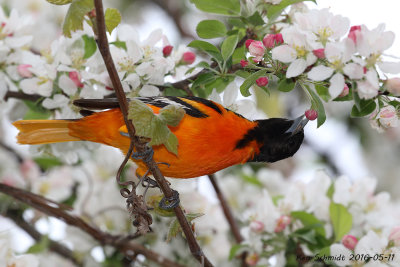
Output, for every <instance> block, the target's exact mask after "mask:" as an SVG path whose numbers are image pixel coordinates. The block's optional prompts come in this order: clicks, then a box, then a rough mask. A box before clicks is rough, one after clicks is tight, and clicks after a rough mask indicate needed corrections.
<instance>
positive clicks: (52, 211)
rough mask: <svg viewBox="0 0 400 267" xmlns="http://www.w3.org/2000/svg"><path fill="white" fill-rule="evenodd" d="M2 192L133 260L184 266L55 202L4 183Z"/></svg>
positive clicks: (0, 187)
mask: <svg viewBox="0 0 400 267" xmlns="http://www.w3.org/2000/svg"><path fill="white" fill-rule="evenodd" d="M0 192H2V193H4V194H6V195H9V196H11V197H13V198H14V199H16V200H19V201H20V202H22V203H25V204H27V205H29V206H31V207H33V208H35V209H37V210H39V211H41V212H43V213H44V214H46V215H48V216H51V217H55V218H57V219H60V220H62V221H64V222H65V223H66V224H68V225H71V226H75V227H77V228H79V229H81V230H82V231H84V232H86V233H87V234H89V235H90V236H92V237H93V238H94V239H95V240H97V241H98V242H99V243H100V244H102V245H109V246H112V247H115V248H116V249H118V250H119V251H120V252H121V253H123V254H124V255H125V256H126V257H128V258H132V257H133V256H134V255H135V254H136V255H137V254H142V255H143V256H145V257H146V259H149V260H151V261H154V262H156V263H158V264H159V265H160V266H165V267H183V266H182V265H180V264H178V263H176V262H174V261H171V260H169V259H167V258H165V257H164V256H162V255H160V254H158V253H156V252H154V251H152V250H150V249H147V248H146V247H144V246H142V245H140V244H136V243H133V242H127V241H126V237H124V236H119V235H111V234H108V233H105V232H103V231H101V230H99V229H98V228H96V227H94V226H91V225H89V224H87V223H86V222H85V221H84V220H83V219H81V218H80V217H77V216H74V215H71V214H69V213H68V212H67V211H65V210H63V209H62V208H60V205H58V204H57V203H55V202H53V201H50V200H49V199H46V198H44V197H41V196H39V195H36V194H33V193H31V192H29V191H26V190H23V189H19V188H15V187H12V186H9V185H6V184H2V183H0Z"/></svg>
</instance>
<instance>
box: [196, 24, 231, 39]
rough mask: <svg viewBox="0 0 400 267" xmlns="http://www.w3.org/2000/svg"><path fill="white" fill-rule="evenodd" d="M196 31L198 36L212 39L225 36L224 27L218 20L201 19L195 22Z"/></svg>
mask: <svg viewBox="0 0 400 267" xmlns="http://www.w3.org/2000/svg"><path fill="white" fill-rule="evenodd" d="M196 32H197V35H198V36H199V37H200V38H204V39H212V38H217V37H223V36H225V35H226V27H225V24H223V23H222V22H221V21H219V20H203V21H200V23H199V24H197V27H196Z"/></svg>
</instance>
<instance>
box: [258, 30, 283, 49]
mask: <svg viewBox="0 0 400 267" xmlns="http://www.w3.org/2000/svg"><path fill="white" fill-rule="evenodd" d="M282 43H283V37H282V34H280V33H277V34H267V35H265V37H264V38H263V44H264V46H265V47H266V48H270V49H271V48H274V47H275V46H277V45H279V44H282Z"/></svg>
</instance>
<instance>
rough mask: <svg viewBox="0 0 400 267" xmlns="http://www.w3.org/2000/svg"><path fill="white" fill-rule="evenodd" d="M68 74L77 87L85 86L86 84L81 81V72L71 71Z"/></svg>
mask: <svg viewBox="0 0 400 267" xmlns="http://www.w3.org/2000/svg"><path fill="white" fill-rule="evenodd" d="M68 75H69V78H70V79H71V80H72V81H73V82H74V83H75V85H76V86H77V87H79V88H83V86H84V84H83V83H82V82H81V75H80V74H79V72H77V71H71V72H70V73H69V74H68Z"/></svg>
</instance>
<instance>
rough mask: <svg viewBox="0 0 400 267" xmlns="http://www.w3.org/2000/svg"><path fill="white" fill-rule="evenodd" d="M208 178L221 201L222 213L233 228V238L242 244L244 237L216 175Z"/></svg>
mask: <svg viewBox="0 0 400 267" xmlns="http://www.w3.org/2000/svg"><path fill="white" fill-rule="evenodd" d="M208 178H209V180H210V182H211V184H212V186H213V187H214V190H215V193H216V194H217V197H218V199H219V202H220V204H221V207H222V211H223V212H224V215H225V218H226V220H227V221H228V224H229V226H230V227H231V231H232V234H233V236H234V237H235V241H236V243H238V244H240V243H241V242H242V241H243V237H242V235H241V234H240V230H239V226H238V225H237V223H236V220H235V218H234V217H233V214H232V211H231V209H230V207H229V204H228V201H226V198H225V196H224V194H223V193H222V191H221V188H220V187H219V185H218V183H217V181H216V179H215V175H214V174H209V175H208Z"/></svg>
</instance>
